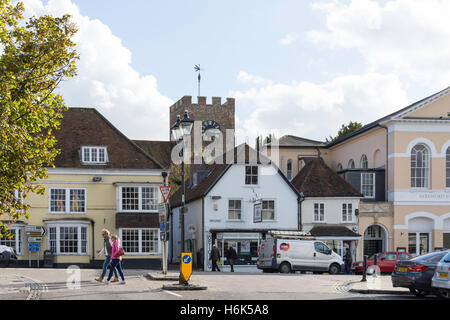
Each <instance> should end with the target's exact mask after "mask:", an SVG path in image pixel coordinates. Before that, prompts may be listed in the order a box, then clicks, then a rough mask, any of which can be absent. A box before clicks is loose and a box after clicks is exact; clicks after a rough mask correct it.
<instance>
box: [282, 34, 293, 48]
mask: <svg viewBox="0 0 450 320" xmlns="http://www.w3.org/2000/svg"><path fill="white" fill-rule="evenodd" d="M296 39H297V37H296V36H295V35H293V34H291V33H288V34H286V35H284V37H283V38H281V39H280V44H282V45H284V46H288V45H290V44H292V43H294V41H295V40H296Z"/></svg>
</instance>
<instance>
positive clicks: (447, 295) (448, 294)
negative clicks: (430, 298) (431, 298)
mask: <svg viewBox="0 0 450 320" xmlns="http://www.w3.org/2000/svg"><path fill="white" fill-rule="evenodd" d="M438 294H439V297H441V298H444V299H446V300H450V290H445V289H441V290H439V291H438Z"/></svg>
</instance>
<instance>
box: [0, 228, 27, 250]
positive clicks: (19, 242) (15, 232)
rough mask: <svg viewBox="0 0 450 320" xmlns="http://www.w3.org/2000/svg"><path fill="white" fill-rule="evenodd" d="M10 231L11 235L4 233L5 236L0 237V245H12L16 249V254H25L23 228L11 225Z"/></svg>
mask: <svg viewBox="0 0 450 320" xmlns="http://www.w3.org/2000/svg"><path fill="white" fill-rule="evenodd" d="M8 232H9V234H10V236H9V237H7V236H6V235H3V238H0V245H3V246H7V247H11V248H13V249H14V251H15V252H16V254H18V255H22V254H23V234H22V228H14V227H9V228H8Z"/></svg>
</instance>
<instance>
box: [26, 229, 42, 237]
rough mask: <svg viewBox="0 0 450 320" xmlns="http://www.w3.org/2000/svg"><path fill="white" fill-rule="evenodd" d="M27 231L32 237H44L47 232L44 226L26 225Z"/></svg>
mask: <svg viewBox="0 0 450 320" xmlns="http://www.w3.org/2000/svg"><path fill="white" fill-rule="evenodd" d="M25 232H26V234H27V235H28V236H30V237H43V236H44V235H45V234H46V233H47V231H46V230H45V228H44V227H42V226H26V227H25Z"/></svg>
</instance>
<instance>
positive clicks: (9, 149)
mask: <svg viewBox="0 0 450 320" xmlns="http://www.w3.org/2000/svg"><path fill="white" fill-rule="evenodd" d="M23 12H24V6H23V4H22V3H20V2H19V3H16V2H15V1H14V2H12V1H11V0H0V54H1V55H0V216H2V215H6V216H8V217H9V218H8V219H10V220H17V219H19V218H20V217H21V216H25V217H26V218H28V209H29V207H28V206H27V205H25V204H23V201H21V199H24V198H26V197H27V194H29V193H31V192H36V193H39V194H43V193H44V187H43V186H42V185H40V184H39V183H38V180H39V179H43V178H46V177H47V170H46V169H45V167H52V166H53V164H52V163H53V161H54V159H55V157H56V155H57V154H58V150H56V149H55V148H54V145H55V142H56V140H55V137H54V135H53V133H54V131H55V130H57V129H58V128H59V124H60V119H61V118H62V112H63V111H64V110H65V109H66V106H65V104H64V100H63V97H62V96H61V95H60V94H57V93H56V92H55V90H56V89H57V88H58V85H59V84H60V83H61V81H64V80H67V79H69V78H71V77H73V76H74V75H75V74H76V65H75V62H76V60H77V59H78V54H77V52H76V50H75V48H74V47H75V43H74V42H72V38H73V36H74V35H75V33H76V32H77V29H76V26H75V25H74V24H73V23H71V22H70V16H69V15H65V16H63V17H60V18H58V17H53V16H49V15H44V16H40V17H32V18H30V19H28V20H26V19H24V17H23ZM17 194H19V195H20V197H19V198H18V197H17ZM3 219H4V218H3ZM0 227H1V228H2V229H3V230H5V226H4V225H2V224H1V223H0Z"/></svg>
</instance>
